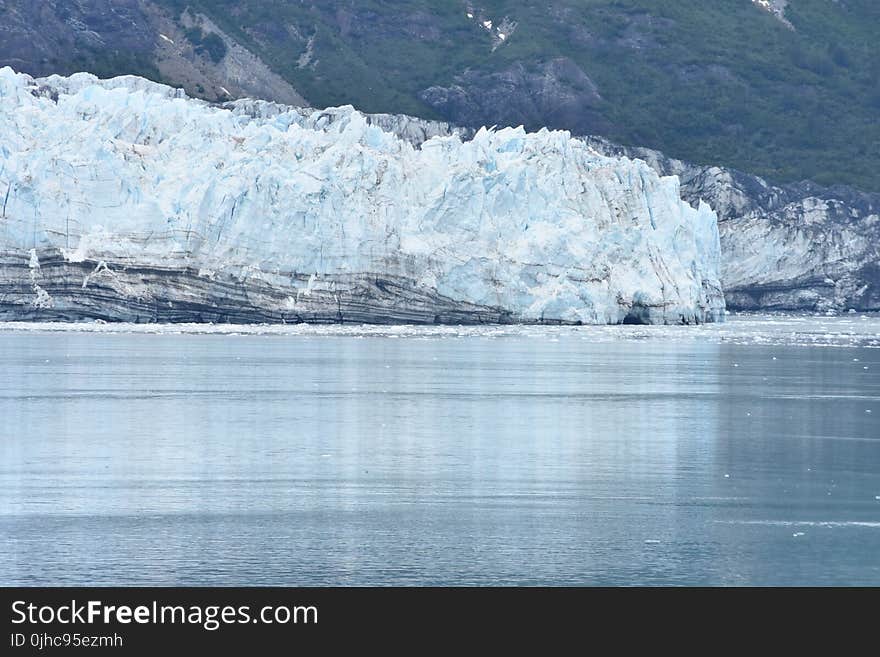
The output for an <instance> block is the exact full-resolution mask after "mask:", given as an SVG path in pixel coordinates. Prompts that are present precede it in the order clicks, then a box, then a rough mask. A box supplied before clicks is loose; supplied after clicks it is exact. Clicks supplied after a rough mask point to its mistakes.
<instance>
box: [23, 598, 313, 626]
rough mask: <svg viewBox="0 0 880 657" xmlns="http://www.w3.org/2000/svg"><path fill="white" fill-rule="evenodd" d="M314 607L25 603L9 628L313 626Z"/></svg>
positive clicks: (92, 601) (91, 601)
mask: <svg viewBox="0 0 880 657" xmlns="http://www.w3.org/2000/svg"><path fill="white" fill-rule="evenodd" d="M317 622H318V608H317V607H315V606H314V605H267V606H264V607H260V608H258V609H254V608H252V607H251V606H250V605H238V606H233V605H225V606H224V605H168V604H160V603H159V602H158V601H155V600H154V601H153V602H152V603H150V604H145V605H136V606H131V605H111V604H106V603H104V602H102V601H100V600H89V601H86V602H77V601H76V600H71V601H70V603H64V604H60V605H52V604H47V605H37V604H34V603H31V602H28V601H26V600H16V601H15V602H13V603H12V624H13V625H22V624H28V625H52V624H59V625H77V624H81V625H97V624H103V625H114V624H118V625H130V624H132V623H135V624H139V625H150V624H153V625H164V624H173V625H198V626H201V627H203V628H204V629H205V630H208V631H210V632H213V631H214V630H218V629H220V628H221V627H222V626H223V625H241V624H246V623H262V624H264V625H287V624H317Z"/></svg>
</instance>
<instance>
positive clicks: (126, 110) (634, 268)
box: [0, 67, 724, 324]
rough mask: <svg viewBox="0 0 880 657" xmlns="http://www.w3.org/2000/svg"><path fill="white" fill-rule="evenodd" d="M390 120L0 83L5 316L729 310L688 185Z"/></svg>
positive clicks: (88, 84)
mask: <svg viewBox="0 0 880 657" xmlns="http://www.w3.org/2000/svg"><path fill="white" fill-rule="evenodd" d="M382 116H383V117H384V118H383V119H382V120H378V119H377V118H376V117H373V116H370V115H366V114H363V113H361V112H358V111H356V110H355V109H354V108H352V107H349V106H346V107H337V108H329V109H324V110H304V109H303V108H293V107H285V106H278V105H276V104H262V105H261V104H260V102H259V101H249V100H245V101H236V102H234V103H228V104H226V105H224V106H218V105H212V104H209V103H206V102H204V101H200V100H195V99H191V98H188V97H186V95H185V94H184V93H183V92H182V91H180V90H177V89H172V88H170V87H166V86H164V85H160V84H157V83H154V82H150V81H147V80H143V79H140V78H136V77H132V76H125V77H121V78H114V79H110V80H99V79H98V78H96V77H94V76H92V75H89V74H86V73H78V74H75V75H73V76H70V77H67V78H64V77H59V76H52V77H50V78H42V79H34V78H31V77H30V76H28V75H24V74H18V73H16V72H14V71H13V70H12V69H10V68H8V67H7V68H3V69H0V204H2V205H0V319H6V320H10V319H12V320H16V319H28V320H81V319H102V320H107V321H128V322H235V323H260V322H267V323H281V322H285V323H292V322H317V323H349V322H353V323H436V324H475V323H559V324H619V323H636V324H679V323H685V324H691V323H703V322H710V321H717V320H719V319H721V318H722V317H723V314H724V299H723V294H722V290H721V284H720V282H719V262H720V249H719V234H718V224H717V218H716V216H715V213H714V212H713V211H712V209H711V208H710V207H709V206H708V205H707V204H705V203H700V204H699V205H698V207H696V208H694V207H691V206H690V205H688V204H687V203H685V202H684V201H682V200H681V198H680V190H679V181H678V178H677V177H675V176H666V177H662V176H660V175H658V174H657V173H655V172H654V171H653V170H652V169H651V168H649V167H648V165H646V164H645V163H644V162H642V161H640V160H631V159H627V158H625V157H609V156H604V155H600V154H599V153H598V152H597V151H595V150H594V149H593V148H592V147H591V146H589V145H588V144H586V143H584V142H583V141H581V140H578V139H575V138H572V137H571V135H570V134H569V133H568V132H564V131H548V130H540V131H538V132H534V133H527V132H526V131H525V130H523V129H522V128H505V129H501V130H494V129H486V128H483V129H481V130H479V131H478V132H476V133H475V134H474V135H473V136H472V137H471V138H469V139H468V138H463V137H462V135H460V134H455V133H454V132H453V133H450V134H443V131H442V130H433V129H432V128H430V127H428V128H419V126H418V125H416V123H415V122H416V121H418V120H416V119H413V120H411V121H403V122H400V121H397V120H394V119H393V117H389V115H382ZM398 126H399V127H400V129H396V128H397V127H398ZM447 132H448V131H447ZM416 134H422V135H424V137H425V139H424V140H419V139H415V138H413V135H416Z"/></svg>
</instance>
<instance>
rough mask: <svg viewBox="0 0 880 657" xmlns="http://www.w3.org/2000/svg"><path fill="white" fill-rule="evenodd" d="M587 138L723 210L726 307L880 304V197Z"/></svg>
mask: <svg viewBox="0 0 880 657" xmlns="http://www.w3.org/2000/svg"><path fill="white" fill-rule="evenodd" d="M588 141H589V143H590V144H591V145H593V146H594V147H595V148H596V149H597V150H599V151H600V152H603V153H606V154H609V155H626V156H628V157H633V158H639V159H642V160H644V161H645V162H646V163H647V164H648V165H649V166H651V168H653V169H654V170H655V171H657V172H658V173H659V174H661V175H664V176H665V175H676V176H678V177H679V179H680V180H681V193H682V198H684V199H685V200H686V201H688V202H689V203H691V204H693V205H696V204H698V203H700V202H701V201H705V202H707V203H709V204H710V205H711V206H712V208H713V209H714V210H715V211H716V212H717V213H718V220H719V230H720V233H721V255H722V265H721V279H722V284H723V286H724V293H725V298H726V300H727V305H728V307H729V308H731V309H741V310H807V311H818V312H825V311H845V310H848V309H855V310H863V311H873V310H880V194H870V193H865V192H860V191H858V190H855V189H852V188H850V187H845V186H837V187H823V186H821V185H816V184H814V183H810V182H802V183H793V184H789V185H784V186H775V185H770V184H768V183H767V182H766V181H765V180H763V179H762V178H760V177H758V176H752V175H748V174H745V173H742V172H739V171H734V170H731V169H725V168H722V167H713V166H697V165H693V164H688V163H686V162H682V161H681V160H676V159H672V158H669V157H666V156H665V155H663V154H662V153H659V152H658V151H653V150H650V149H645V148H622V147H620V146H616V145H614V144H611V143H609V142H608V141H606V140H604V139H600V138H590V139H589V140H588Z"/></svg>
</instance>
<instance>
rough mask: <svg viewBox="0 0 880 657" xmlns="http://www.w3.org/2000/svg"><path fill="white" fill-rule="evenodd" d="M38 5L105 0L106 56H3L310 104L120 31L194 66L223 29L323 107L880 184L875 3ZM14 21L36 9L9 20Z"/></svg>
mask: <svg viewBox="0 0 880 657" xmlns="http://www.w3.org/2000/svg"><path fill="white" fill-rule="evenodd" d="M36 5H40V6H42V7H43V10H42V14H41V15H42V16H44V23H43V24H44V27H43V28H40V30H42V31H43V32H48V33H50V34H51V33H52V30H53V29H54V28H51V25H52V23H51V21H49V19H48V18H45V16H46V15H51V16H55V17H56V18H57V17H58V16H59V15H60V14H61V13H62V12H63V10H62V6H67V7H69V6H74V5H75V6H85V7H92V8H93V9H94V11H92V12H91V13H90V12H80V14H77V15H76V16H75V17H74V18H75V20H76V21H78V22H79V23H76V24H77V25H78V24H82V25H83V26H84V28H83V29H82V30H80V31H79V32H77V34H79V35H80V36H79V37H78V38H80V39H85V40H86V41H88V39H89V38H90V36H89V31H90V30H91V31H93V32H95V33H97V34H99V35H105V36H102V38H104V42H105V46H104V47H102V48H100V49H98V50H94V49H93V51H94V52H100V53H102V54H103V55H106V60H103V61H102V60H101V57H99V56H97V55H95V56H94V57H92V58H91V59H89V58H88V57H86V58H85V59H83V57H84V55H83V54H82V52H83V51H84V48H85V46H84V47H82V48H79V47H78V48H74V49H73V50H72V51H70V52H68V51H67V50H66V49H65V48H63V47H55V46H52V47H49V46H47V48H46V49H44V50H43V51H41V54H40V55H39V58H36V57H35V56H33V54H28V52H29V50H28V48H29V45H28V42H29V41H34V42H38V41H39V40H40V38H43V37H42V36H41V35H40V34H38V35H37V37H39V38H36V39H31V38H30V37H28V40H27V41H22V39H17V40H16V39H5V40H4V39H0V65H2V64H12V65H13V66H14V67H15V68H17V69H18V70H22V71H25V72H29V73H35V74H40V75H42V74H46V73H49V72H53V71H55V70H57V71H58V72H62V73H69V72H71V71H73V70H77V69H81V68H85V69H89V70H92V71H95V72H97V73H99V74H102V75H106V74H111V73H112V74H119V73H132V72H133V73H141V74H147V75H148V77H153V78H154V79H156V78H159V79H163V80H165V81H168V82H171V83H174V84H182V85H183V86H185V87H186V88H187V89H188V91H189V92H190V93H196V94H197V95H201V96H203V97H206V98H209V99H213V100H216V99H219V98H221V97H222V96H221V94H222V90H220V89H219V87H220V86H226V88H227V89H228V90H229V91H230V92H231V95H232V96H239V95H255V96H259V97H264V98H268V99H273V100H281V101H284V102H294V101H293V100H291V99H290V97H281V95H280V92H277V91H275V92H273V91H272V87H273V85H266V84H262V85H251V88H254V87H255V86H259V87H260V88H261V89H262V91H263V93H254V92H253V91H250V92H248V93H241V91H240V89H243V88H244V87H245V85H243V84H242V85H239V87H237V88H236V89H233V88H231V87H229V86H228V85H226V84H225V83H223V82H222V81H219V82H209V84H208V85H205V84H204V83H203V82H198V83H194V79H195V77H196V75H195V73H191V72H187V71H188V70H189V69H187V70H186V71H184V70H183V69H185V68H186V67H185V66H184V65H183V64H180V65H179V66H177V65H175V66H169V65H167V63H165V64H163V59H162V58H163V57H164V55H162V54H161V53H162V52H165V51H167V50H168V48H169V47H170V46H168V44H167V42H165V41H163V40H162V39H161V38H159V37H158V36H157V35H156V34H155V33H156V32H157V31H158V30H157V28H156V27H155V25H154V24H152V25H153V27H151V28H150V29H151V30H152V33H153V37H154V38H153V42H154V43H153V45H154V46H156V47H155V48H154V50H153V51H150V47H149V45H148V44H147V42H148V41H149V39H146V38H145V37H143V35H140V36H137V35H134V36H122V35H120V36H118V37H114V34H115V32H113V30H112V29H110V28H109V27H108V25H110V24H111V23H113V24H120V25H121V24H123V23H124V24H126V25H135V24H137V25H141V24H142V23H143V22H144V21H147V22H148V23H149V21H150V20H153V21H154V23H155V19H150V18H149V17H150V16H154V15H161V16H163V17H164V19H163V20H165V21H170V22H171V23H174V24H175V25H176V26H177V29H178V32H177V34H178V37H177V38H174V41H175V45H176V46H178V47H181V48H183V49H184V51H185V53H184V54H185V56H183V59H184V60H187V61H189V60H192V61H196V62H197V63H199V66H201V67H202V69H205V70H207V69H212V67H213V68H220V69H222V66H223V64H224V61H225V58H226V57H228V55H224V54H223V46H219V45H218V44H217V39H220V40H221V41H222V43H223V44H224V45H225V48H226V49H227V51H232V50H235V49H236V48H241V49H243V50H246V51H247V52H248V53H250V55H251V57H253V58H254V60H253V61H256V62H259V65H260V66H265V67H266V68H267V69H270V70H271V73H273V74H275V75H277V76H279V79H283V81H284V83H285V84H286V85H289V86H290V89H291V90H296V93H299V94H301V95H302V96H303V97H305V99H307V100H308V101H309V103H310V104H312V105H313V106H318V107H324V106H329V105H339V104H345V103H351V104H353V105H355V106H357V107H358V108H359V109H362V110H364V111H368V112H391V113H407V114H412V115H415V116H421V117H426V118H433V119H443V120H446V121H449V122H452V123H455V124H460V125H467V126H471V127H479V126H481V125H493V124H497V125H499V126H504V125H512V126H515V125H519V124H523V125H525V126H526V128H527V129H537V128H539V127H542V126H549V127H551V128H561V129H568V130H571V131H572V132H573V133H575V134H601V135H603V136H605V137H607V138H610V139H612V140H614V141H615V142H618V143H621V144H627V145H632V146H646V147H651V148H654V149H660V150H662V151H664V152H665V153H667V154H668V155H670V156H672V157H677V158H681V159H686V160H689V161H693V162H696V163H698V164H706V165H725V166H729V167H733V168H736V169H739V170H743V171H749V172H752V173H755V174H759V175H762V176H764V177H765V178H767V179H768V180H770V181H771V182H774V183H786V182H792V181H798V180H801V179H812V180H814V181H816V182H819V183H822V184H839V183H846V184H851V185H855V186H857V187H861V188H862V189H865V190H873V191H880V180H878V176H877V173H876V172H877V171H878V170H880V121H877V120H876V119H877V115H878V112H880V42H878V40H877V38H876V35H877V33H878V31H880V4H878V3H877V2H875V1H874V0H839V1H837V0H788V2H782V1H781V0H772V2H763V3H762V2H757V1H756V0H718V1H716V2H693V1H691V0H687V1H686V0H676V1H674V2H667V1H665V0H550V1H549V2H544V3H527V2H522V1H521V0H520V1H512V0H510V1H507V0H480V1H477V0H445V1H440V2H429V1H428V0H397V1H395V2H386V1H379V0H358V1H354V0H328V1H326V2H314V1H307V0H303V1H300V2H288V1H286V0H82V1H80V2H78V3H69V2H64V3H62V2H52V1H51V0H49V1H46V2H41V3H31V2H30V0H0V18H2V17H3V16H6V17H7V21H6V30H7V34H9V33H10V30H12V32H16V31H19V30H24V29H28V30H31V31H32V32H37V31H38V30H37V28H36V27H35V26H34V25H35V21H36V20H37V17H34V15H33V14H34V10H31V9H26V8H28V7H32V6H36ZM102 6H103V7H104V9H103V10H102V11H100V12H98V10H99V8H100V7H102ZM126 12H128V13H126ZM138 12H140V13H138ZM9 15H13V16H16V15H18V16H19V17H21V16H26V17H29V18H27V20H24V21H22V20H19V22H18V23H17V25H18V27H12V28H10V27H9V21H8V16H9ZM141 15H143V16H145V17H146V18H144V19H142V18H139V16H141ZM114 17H116V18H114ZM123 19H124V20H123ZM65 20H66V21H67V22H65V21H64V20H62V21H61V22H62V23H63V24H64V25H69V24H71V21H70V19H69V17H68V19H65ZM114 21H115V22H114ZM45 26H49V29H47V28H46V27H45ZM126 29H128V28H126ZM163 29H166V30H170V29H171V28H170V27H165V28H163ZM197 30H201V31H197ZM147 31H149V30H147ZM188 31H189V32H188ZM122 32H124V33H125V34H126V35H127V34H128V33H127V32H126V31H125V30H123V31H122ZM187 34H189V36H187ZM106 35H109V36H106ZM212 35H218V36H216V37H214V36H212ZM166 36H170V35H166ZM190 37H191V38H190ZM181 39H182V41H181ZM205 39H208V40H209V42H210V43H208V45H206V44H205ZM160 42H161V43H160ZM57 43H58V44H63V43H67V42H66V41H62V40H58V41H57ZM212 43H213V45H214V47H213V48H211V47H210V45H211V44H212ZM156 44H158V45H156ZM181 44H183V45H181ZM85 49H86V50H87V48H85ZM90 52H92V51H90ZM23 53H24V54H23ZM47 57H48V59H47ZM212 57H217V58H218V62H212V59H211V58H212ZM53 58H54V63H53V61H52V60H53ZM254 66H255V67H256V66H257V64H255V65H254ZM150 67H152V68H153V69H155V70H158V71H159V72H158V74H156V73H155V70H154V71H153V72H151V71H150ZM50 69H51V70H50ZM247 69H248V66H246V65H245V66H242V67H238V72H239V73H240V75H239V76H238V77H239V78H241V79H242V80H245V79H247V78H248V77H249V75H251V76H252V77H255V76H256V74H255V73H254V74H249V72H248V70H247ZM212 76H214V77H217V76H216V75H215V74H213V73H212V75H210V76H206V77H209V78H210V77H212ZM203 77H205V75H204V74H203ZM227 77H230V76H227ZM218 79H219V78H218ZM199 84H201V86H202V88H203V91H199V89H198V86H197V85H199ZM212 85H213V86H212Z"/></svg>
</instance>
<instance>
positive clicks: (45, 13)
mask: <svg viewBox="0 0 880 657" xmlns="http://www.w3.org/2000/svg"><path fill="white" fill-rule="evenodd" d="M194 35H198V36H194ZM207 35H211V36H210V38H212V39H214V40H215V42H216V43H218V44H219V45H218V48H219V49H220V50H219V51H213V52H209V51H208V50H207V49H205V48H204V47H203V46H202V44H201V39H203V38H205V37H207ZM194 40H195V41H198V43H196V42H194ZM221 53H222V56H218V55H221ZM2 65H7V66H11V67H13V68H15V69H16V70H21V71H26V72H27V73H30V74H32V75H37V76H42V75H51V74H59V73H60V74H68V73H73V72H76V71H92V72H95V73H98V74H100V75H107V76H115V75H118V74H119V73H120V72H126V73H137V74H139V75H143V76H147V77H149V78H151V79H163V80H168V81H170V82H173V83H174V85H176V86H180V87H182V88H183V89H185V90H186V91H187V93H188V94H190V95H193V96H198V97H201V98H206V99H209V100H215V101H222V100H228V99H231V98H238V97H242V96H254V97H257V98H271V99H273V100H277V101H280V102H284V103H291V104H305V100H304V99H303V98H302V96H301V95H300V94H299V93H298V92H297V91H296V89H294V88H293V87H292V86H291V85H290V83H289V82H288V81H286V80H284V78H282V77H281V76H280V75H278V74H277V73H276V72H274V71H272V70H271V69H270V67H269V66H267V65H266V64H265V63H264V62H263V61H262V60H261V59H260V57H259V56H258V55H256V54H255V53H253V52H252V51H250V50H249V49H248V48H247V47H245V46H244V45H243V44H241V43H240V42H239V41H238V40H236V39H235V38H233V37H231V36H230V35H228V34H226V33H225V32H224V31H223V30H222V29H221V28H220V27H218V26H217V25H216V24H215V23H214V22H213V21H211V19H210V18H208V17H207V16H205V15H203V14H200V13H198V12H195V11H190V10H188V9H187V10H185V11H183V12H179V11H173V10H172V9H171V8H170V7H169V6H166V5H165V4H163V3H161V2H151V1H150V0H77V1H76V2H72V1H71V0H39V1H38V2H33V1H31V0H26V1H25V0H0V66H2Z"/></svg>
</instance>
